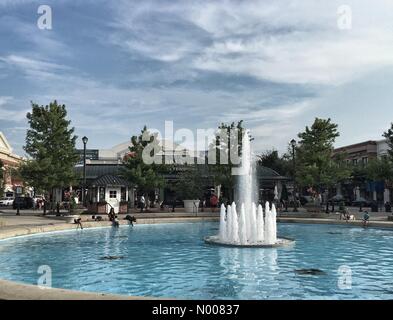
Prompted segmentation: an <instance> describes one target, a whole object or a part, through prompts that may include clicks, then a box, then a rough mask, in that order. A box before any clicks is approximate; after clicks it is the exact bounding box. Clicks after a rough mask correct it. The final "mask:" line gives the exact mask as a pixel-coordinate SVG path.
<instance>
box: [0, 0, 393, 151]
mask: <svg viewBox="0 0 393 320" xmlns="http://www.w3.org/2000/svg"><path fill="white" fill-rule="evenodd" d="M42 4H45V5H49V6H50V8H51V10H52V28H51V29H50V30H47V29H40V28H39V27H38V25H37V21H38V19H39V18H40V16H41V14H39V13H38V12H37V10H38V7H39V6H40V5H42ZM344 4H345V5H346V7H343V5H344ZM348 8H349V9H350V11H348ZM343 10H344V11H343ZM392 96H393V2H392V1H389V0H386V1H385V0H376V1H371V0H370V1H364V0H354V1H345V2H344V3H343V2H342V1H335V0H332V1H316V0H312V1H311V0H310V1H309V0H298V1H291V0H281V1H277V0H271V1H269V0H264V1H252V0H247V1H242V0H235V1H230V0H223V1H197V0H194V1H187V0H182V1H176V0H170V1H168V0H156V1H149V0H144V1H131V0H127V1H126V0H116V1H104V0H94V1H93V0H46V1H45V2H42V1H34V0H0V131H2V132H3V133H4V134H5V135H6V137H7V138H8V140H9V142H10V144H11V145H12V147H13V149H14V151H15V152H16V153H18V154H20V155H24V151H23V145H24V139H25V134H26V130H27V128H28V124H27V121H26V113H27V112H28V111H29V110H30V108H31V106H30V103H31V101H33V102H35V103H38V104H40V105H41V104H43V105H45V104H48V103H49V102H50V101H52V100H54V99H56V100H57V101H58V102H60V103H64V104H66V106H67V110H68V116H69V118H70V120H71V121H72V125H73V126H74V127H75V133H76V135H78V137H80V138H81V137H83V136H84V135H86V136H87V137H89V144H88V147H89V148H110V147H112V146H114V145H116V144H119V143H122V142H124V141H128V140H129V139H130V137H131V136H132V135H134V134H137V133H139V132H140V130H141V128H142V127H143V126H144V125H145V124H146V125H147V126H148V127H149V128H156V129H158V130H160V131H161V132H162V134H164V122H165V121H173V123H174V129H175V130H177V129H181V128H188V129H191V130H193V131H194V132H195V134H196V130H197V129H208V128H216V127H217V126H218V125H219V124H220V123H222V122H228V123H229V122H232V121H238V120H241V119H242V120H244V122H245V126H246V127H247V128H249V129H250V130H251V134H252V135H253V137H254V138H255V140H254V141H253V144H254V151H256V152H263V151H265V150H270V149H273V148H274V149H276V150H279V151H282V152H283V151H286V149H287V144H288V141H290V140H291V139H293V138H296V137H297V134H298V133H299V132H300V131H303V130H304V128H305V126H306V125H310V124H312V122H313V120H314V118H315V117H323V118H328V117H330V118H332V121H333V122H335V123H337V124H338V125H339V131H340V133H341V136H340V137H339V138H338V139H337V141H336V146H343V145H347V144H352V143H357V142H361V141H365V140H371V139H381V138H382V133H383V131H385V130H386V129H387V128H388V127H389V126H390V122H392V121H393V99H392ZM80 138H79V139H78V144H77V146H78V147H81V144H82V142H81V139H80Z"/></svg>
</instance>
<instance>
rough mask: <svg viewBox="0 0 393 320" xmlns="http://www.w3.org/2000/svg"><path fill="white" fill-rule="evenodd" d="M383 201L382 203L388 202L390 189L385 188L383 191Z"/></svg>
mask: <svg viewBox="0 0 393 320" xmlns="http://www.w3.org/2000/svg"><path fill="white" fill-rule="evenodd" d="M383 201H384V203H386V202H390V189H387V188H385V191H384V193H383Z"/></svg>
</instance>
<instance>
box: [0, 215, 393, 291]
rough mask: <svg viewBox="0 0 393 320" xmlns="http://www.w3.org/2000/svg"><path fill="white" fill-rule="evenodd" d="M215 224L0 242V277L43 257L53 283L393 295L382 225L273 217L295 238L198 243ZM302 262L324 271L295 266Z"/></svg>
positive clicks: (392, 244) (390, 235) (31, 269)
mask: <svg viewBox="0 0 393 320" xmlns="http://www.w3.org/2000/svg"><path fill="white" fill-rule="evenodd" d="M217 232H218V224H217V223H210V222H209V223H181V224H156V225H136V226H135V227H133V228H132V227H128V226H125V227H121V228H120V229H112V228H102V229H90V230H82V231H81V230H72V231H67V232H57V233H50V234H46V235H34V236H27V237H21V238H15V239H10V240H5V241H0V278H3V279H9V280H15V281H21V282H26V283H31V284H37V279H38V278H39V277H40V274H38V272H37V271H38V268H39V266H41V265H48V266H50V268H51V270H52V285H53V287H59V288H67V289H76V290H84V291H98V292H109V293H117V294H126V295H147V296H156V297H174V298H185V299H392V298H393V232H392V231H390V230H383V229H363V228H351V227H346V226H329V225H301V224H279V225H278V234H279V236H281V237H290V238H294V239H296V243H295V244H294V245H293V246H291V247H288V248H279V249H252V248H251V249H248V248H247V249H246V248H244V249H239V248H227V247H217V246H210V245H207V244H205V243H204V242H203V237H205V236H207V235H212V234H216V233H217ZM105 256H118V257H122V258H121V259H117V260H105V259H104V260H102V258H103V257H105ZM343 265H344V266H348V267H350V268H351V271H352V278H348V277H346V278H345V279H346V284H347V285H348V284H349V283H350V282H352V287H351V288H350V289H348V286H345V287H344V288H343V287H342V286H339V285H338V284H339V281H340V279H341V278H340V277H341V276H343V275H344V276H345V274H342V273H340V272H339V268H340V266H343ZM310 268H313V269H319V270H321V271H323V272H324V274H320V275H301V274H298V273H296V272H295V270H299V269H310ZM347 274H348V273H347ZM340 288H341V289H340ZM345 288H347V289H345Z"/></svg>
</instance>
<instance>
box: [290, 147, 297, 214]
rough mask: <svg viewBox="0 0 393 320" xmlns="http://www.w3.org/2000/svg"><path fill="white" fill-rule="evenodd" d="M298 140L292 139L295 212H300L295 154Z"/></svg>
mask: <svg viewBox="0 0 393 320" xmlns="http://www.w3.org/2000/svg"><path fill="white" fill-rule="evenodd" d="M296 144H297V142H296V140H295V139H292V140H291V146H292V161H293V200H294V201H293V203H294V204H293V212H298V209H297V197H296V155H295V148H296Z"/></svg>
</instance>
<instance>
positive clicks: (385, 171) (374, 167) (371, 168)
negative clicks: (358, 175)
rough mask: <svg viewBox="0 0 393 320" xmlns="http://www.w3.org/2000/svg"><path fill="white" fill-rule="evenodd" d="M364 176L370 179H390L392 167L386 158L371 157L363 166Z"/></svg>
mask: <svg viewBox="0 0 393 320" xmlns="http://www.w3.org/2000/svg"><path fill="white" fill-rule="evenodd" d="M365 173H366V174H365V175H366V178H367V179H368V180H370V181H391V180H392V177H393V167H392V163H391V161H389V160H388V159H385V158H382V159H378V158H377V159H373V160H371V161H369V163H368V164H367V166H366V167H365Z"/></svg>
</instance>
